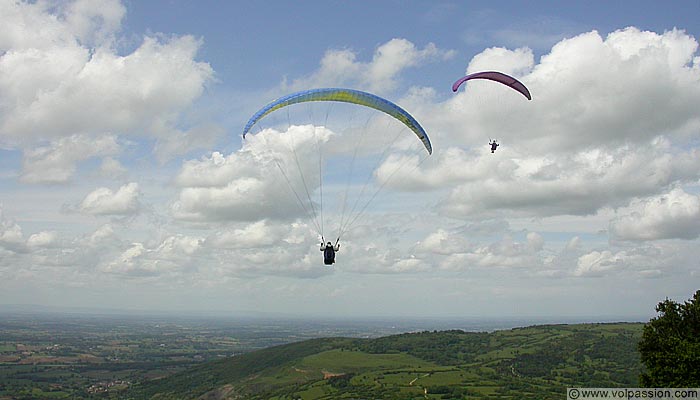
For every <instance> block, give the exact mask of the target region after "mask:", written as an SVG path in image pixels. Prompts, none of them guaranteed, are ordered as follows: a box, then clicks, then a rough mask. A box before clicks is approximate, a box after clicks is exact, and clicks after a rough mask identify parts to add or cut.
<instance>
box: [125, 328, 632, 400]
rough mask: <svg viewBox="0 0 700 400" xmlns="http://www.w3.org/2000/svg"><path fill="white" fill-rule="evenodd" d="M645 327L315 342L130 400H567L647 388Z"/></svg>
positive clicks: (226, 365) (191, 373)
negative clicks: (573, 392)
mask: <svg viewBox="0 0 700 400" xmlns="http://www.w3.org/2000/svg"><path fill="white" fill-rule="evenodd" d="M642 326H643V324H641V323H614V324H581V325H545V326H533V327H527V328H516V329H512V330H506V331H496V332H492V333H473V332H463V331H443V332H437V331H434V332H420V333H407V334H401V335H395V336H387V337H382V338H377V339H348V338H327V339H313V340H307V341H304V342H299V343H293V344H287V345H283V346H276V347H271V348H267V349H263V350H259V351H255V352H252V353H247V354H243V355H240V356H236V357H232V358H227V359H222V360H219V361H215V362H210V363H206V364H202V365H200V366H197V367H195V368H192V369H190V370H187V371H184V372H181V373H178V374H175V375H173V376H170V377H168V378H164V379H160V380H157V381H151V382H145V383H143V384H141V385H139V386H134V387H133V388H131V389H130V391H129V392H128V395H126V398H129V399H158V400H165V399H209V400H215V399H279V400H281V399H304V400H310V399H426V398H428V399H441V398H442V399H477V398H478V399H562V398H563V397H562V396H565V393H566V391H565V390H566V388H567V387H572V386H584V387H634V386H637V384H638V382H637V379H638V376H639V373H640V370H641V364H640V361H639V354H638V353H637V347H636V346H637V343H638V341H639V339H640V337H641V333H642Z"/></svg>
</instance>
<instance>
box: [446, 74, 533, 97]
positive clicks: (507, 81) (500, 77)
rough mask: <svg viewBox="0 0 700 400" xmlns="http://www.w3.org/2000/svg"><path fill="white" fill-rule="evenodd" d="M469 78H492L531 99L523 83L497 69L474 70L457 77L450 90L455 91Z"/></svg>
mask: <svg viewBox="0 0 700 400" xmlns="http://www.w3.org/2000/svg"><path fill="white" fill-rule="evenodd" d="M471 79H488V80H492V81H495V82H498V83H502V84H504V85H506V86H510V87H511V88H513V89H515V90H517V91H518V92H520V93H521V94H522V95H523V96H525V97H526V98H527V99H528V100H532V96H531V95H530V91H529V90H528V89H527V87H525V85H523V83H522V82H520V81H519V80H517V79H515V78H513V77H512V76H510V75H506V74H504V73H503V72H498V71H483V72H475V73H473V74H469V75H467V76H465V77H462V78H459V79H457V81H456V82H455V83H454V84H453V85H452V91H453V92H456V91H457V90H458V89H459V87H460V86H461V85H462V84H463V83H464V82H466V81H468V80H471Z"/></svg>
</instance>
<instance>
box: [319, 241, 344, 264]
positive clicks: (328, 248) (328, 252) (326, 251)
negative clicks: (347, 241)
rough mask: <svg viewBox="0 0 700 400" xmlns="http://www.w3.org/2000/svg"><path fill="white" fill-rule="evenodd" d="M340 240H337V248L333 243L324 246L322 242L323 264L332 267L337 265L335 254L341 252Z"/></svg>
mask: <svg viewBox="0 0 700 400" xmlns="http://www.w3.org/2000/svg"><path fill="white" fill-rule="evenodd" d="M339 241H340V238H339V239H338V240H336V242H335V246H333V244H332V243H331V242H328V243H326V244H323V241H321V251H322V252H323V263H324V264H326V265H332V264H334V263H335V253H336V252H337V251H338V250H340V243H339Z"/></svg>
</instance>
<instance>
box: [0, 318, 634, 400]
mask: <svg viewBox="0 0 700 400" xmlns="http://www.w3.org/2000/svg"><path fill="white" fill-rule="evenodd" d="M555 322H560V323H561V322H582V321H581V319H579V321H575V320H573V319H567V318H561V319H560V320H559V321H555V320H554V319H549V320H545V319H539V320H537V319H534V318H533V319H530V320H527V319H493V320H488V319H484V318H481V319H471V320H470V319H462V320H457V319H454V320H449V319H428V318H422V319H396V320H391V319H380V318H373V319H364V320H360V319H354V320H347V319H335V320H331V319H325V320H323V319H309V318H307V319H299V318H276V319H272V318H252V317H238V318H234V317H228V318H227V317H221V316H219V317H197V316H192V315H190V316H177V315H160V316H159V315H137V316H133V315H131V316H130V315H125V314H119V313H112V314H101V315H100V314H85V313H68V312H63V313H47V312H38V311H36V310H34V311H33V312H29V311H28V310H25V311H23V312H20V311H18V310H17V309H16V308H15V310H14V311H12V312H8V311H5V312H3V313H2V314H1V318H0V365H1V366H2V368H0V370H1V371H2V372H0V398H2V399H5V398H6V399H39V398H47V399H48V398H102V397H103V396H112V397H113V398H122V396H125V393H127V392H128V393H130V394H129V397H130V398H131V397H133V396H142V398H147V397H148V396H146V395H145V394H144V393H148V392H149V390H156V391H159V390H161V389H162V388H163V387H169V386H172V384H171V383H169V381H167V380H162V379H161V378H167V377H171V376H175V377H176V378H175V379H176V381H179V382H188V381H187V380H186V379H183V378H182V376H178V375H177V374H178V373H181V374H182V373H184V374H185V376H187V377H192V379H194V381H196V380H197V376H198V375H197V374H196V373H192V372H190V371H191V369H192V368H195V367H198V366H199V367H204V368H205V370H207V371H209V372H208V373H207V374H208V376H209V375H212V374H213V375H216V373H214V372H211V370H210V369H211V368H214V369H216V368H217V367H216V365H217V364H216V363H217V362H218V363H221V362H223V363H231V362H233V363H234V365H235V364H236V362H245V361H246V358H241V356H242V355H243V354H246V353H250V352H253V351H256V350H260V349H269V350H268V351H273V353H272V354H274V355H273V356H272V358H265V357H263V358H262V360H263V361H262V362H263V363H270V365H265V368H272V369H273V370H275V371H277V372H276V374H277V375H279V373H280V372H279V371H280V370H279V368H282V369H283V370H284V368H287V369H288V368H290V367H289V365H288V364H286V363H287V362H289V361H290V360H289V359H288V357H289V355H290V354H295V353H294V351H291V352H290V349H289V348H287V349H286V350H275V349H278V348H277V347H274V346H279V345H286V344H290V343H297V342H304V341H307V340H309V339H316V338H344V339H338V341H337V342H333V343H334V344H333V345H330V347H329V346H328V344H327V342H322V343H326V344H324V345H318V344H317V342H314V341H312V342H308V343H310V344H304V343H307V342H304V343H300V344H299V345H298V346H302V348H303V349H305V351H306V352H307V353H308V354H307V353H304V354H303V357H301V356H300V359H299V360H296V361H295V362H297V363H299V365H302V364H303V365H307V364H308V365H307V367H308V368H307V367H305V368H304V370H308V371H312V370H313V371H315V372H314V373H311V372H309V373H308V374H306V373H305V374H302V377H301V378H300V377H296V378H294V379H292V381H293V382H297V378H298V379H301V381H300V382H302V383H303V384H304V385H307V386H309V385H310V386H309V388H307V389H304V390H312V389H311V388H312V386H313V384H314V382H317V383H316V385H318V384H319V383H318V382H321V383H324V382H325V383H324V384H326V385H330V384H331V383H332V382H335V381H327V379H324V378H329V376H328V375H324V374H323V372H321V371H322V370H326V369H330V370H333V373H334V374H338V375H337V376H345V377H346V378H348V377H349V376H350V375H347V374H352V376H356V375H358V374H359V372H361V371H365V372H367V371H369V370H372V369H373V368H376V367H378V366H381V368H380V369H381V370H386V369H387V368H388V369H389V370H392V371H393V372H392V374H403V375H405V376H413V375H411V373H409V372H407V371H406V370H405V369H406V368H407V367H409V366H410V368H413V369H414V370H415V371H426V372H422V373H423V374H426V373H430V374H433V377H435V376H436V375H435V374H436V373H437V372H440V374H442V375H444V374H448V371H453V373H454V372H455V371H461V370H462V369H464V368H466V367H465V366H464V365H462V366H458V365H453V364H452V362H453V361H455V360H450V361H449V362H448V363H447V365H445V362H441V361H440V359H439V357H440V355H441V354H442V356H445V357H446V356H449V355H450V354H451V353H450V352H449V351H447V350H446V349H440V348H434V347H431V346H429V345H426V344H425V343H423V342H420V343H421V344H420V348H421V349H423V350H422V352H423V353H422V354H412V351H409V350H406V349H408V348H412V347H414V346H415V344H412V345H406V346H408V347H406V346H404V347H401V346H399V347H398V348H392V344H391V343H393V341H394V339H392V338H402V337H403V339H401V340H407V339H406V338H408V340H409V342H411V340H412V339H411V336H410V335H409V336H405V335H404V336H395V335H399V334H404V333H410V332H414V333H415V332H433V334H434V335H436V337H440V335H441V333H438V332H444V331H449V330H459V331H464V332H481V333H482V334H484V333H485V332H494V331H499V332H503V333H499V335H507V333H506V332H509V330H510V329H511V328H514V327H524V326H529V325H534V324H538V325H539V324H545V323H555ZM589 322H602V321H589ZM589 326H598V325H589ZM601 326H603V325H601ZM614 326H616V325H614ZM623 327H624V329H623V330H625V334H624V335H626V336H625V337H636V336H635V335H637V334H638V331H640V330H641V328H640V327H641V324H624V325H623ZM567 329H568V328H567ZM567 329H564V330H563V331H557V332H556V333H553V335H554V336H557V337H558V336H562V335H563V336H562V337H567V336H568V335H569V334H570V333H571V332H574V331H575V330H574V331H568V330H567ZM586 329H588V328H586ZM630 329H631V330H630ZM594 331H595V330H593V331H591V332H594ZM513 332H516V331H513ZM519 332H521V333H518V334H515V335H514V336H512V337H511V339H513V340H515V339H517V340H522V339H523V338H524V337H527V335H529V333H527V332H537V333H536V334H535V333H532V335H533V336H532V337H531V338H530V339H531V340H530V339H528V340H525V341H524V343H522V347H520V349H519V350H518V352H520V353H522V354H527V353H528V352H529V351H530V350H528V349H535V348H536V347H532V343H537V342H538V340H541V335H545V333H543V332H541V331H537V330H535V331H533V330H530V331H528V330H527V329H526V330H521V331H519ZM562 332H564V334H562ZM612 332H614V330H610V331H608V333H607V334H611V333H612ZM607 334H606V335H607ZM618 334H619V332H617V333H615V335H618ZM392 335H394V336H392ZM418 335H419V334H418ZM523 335H524V336H523ZM479 337H481V338H483V337H484V336H479ZM500 337H502V338H505V337H507V336H500ZM593 337H595V335H594V336H593ZM356 339H363V340H368V341H365V342H354V341H353V340H356ZM462 339H463V338H462ZM511 339H509V340H508V341H506V342H504V343H501V344H500V345H494V344H492V345H490V346H492V347H493V346H495V347H493V348H492V349H491V350H489V351H488V352H492V351H496V350H497V348H498V349H499V350H497V351H498V352H503V354H508V353H509V352H510V351H511V350H513V348H511V347H509V346H515V347H518V346H519V345H518V343H510V340H511ZM323 340H326V339H323ZM372 340H374V341H372ZM396 340H399V339H396ZM460 340H461V339H460ZM588 340H590V337H588ZM525 342H526V343H527V344H525ZM579 344H580V343H579ZM628 344H629V346H628V347H629V349H633V348H634V343H631V342H630V343H628ZM461 345H463V343H462V344H460V346H461ZM569 345H572V344H569ZM292 346H294V345H292ZM309 346H311V347H309ZM319 346H320V347H319ZM377 346H379V347H377ZM386 346H388V347H386ZM384 347H386V348H384ZM509 348H511V350H508V349H509ZM629 349H628V350H629ZM346 350H351V351H352V352H349V353H344V351H346ZM415 350H416V349H413V353H415ZM276 351H277V352H279V353H276ZM328 351H331V352H330V353H328ZM340 351H343V353H338V352H340ZM462 351H463V350H459V352H460V353H461V352H462ZM581 351H583V349H582V350H581ZM621 351H622V350H621ZM387 352H388V354H393V355H390V356H388V358H377V356H376V354H384V353H387ZM488 352H486V353H484V354H487V353H488ZM317 353H318V354H317ZM321 353H322V354H321ZM314 354H316V355H315V357H316V358H315V359H312V361H309V360H306V361H302V360H301V358H304V357H306V356H311V355H314ZM367 354H373V355H372V356H369V357H370V358H369V359H365V356H367ZM401 354H403V355H401ZM510 354H511V356H514V355H515V354H516V353H510ZM522 354H521V358H522ZM250 355H251V357H254V359H256V360H257V359H258V358H259V356H260V355H259V353H251V354H250ZM337 355H343V356H345V358H348V357H349V358H348V359H347V360H345V361H340V360H341V359H342V357H341V358H338V357H337ZM409 355H410V357H409ZM476 355H477V354H474V356H476ZM491 356H493V354H492V353H491V355H490V356H489V357H491ZM621 356H624V355H621ZM268 357H269V356H268ZM397 357H398V358H397ZM406 357H408V358H406ZM557 357H559V356H557ZM372 359H373V360H374V361H371V360H372ZM238 360H240V361H238ZM323 360H326V362H327V361H333V363H334V364H333V365H332V366H324V365H323V363H324V361H323ZM377 360H380V361H382V362H379V364H377ZM410 360H412V361H410ZM474 360H476V359H473V360H472V362H473V361H474ZM384 361H386V362H389V364H386V365H384V364H385V363H384ZM409 361H410V362H409ZM443 361H445V360H443ZM492 361H493V360H492ZM212 362H214V364H211V363H212ZM463 362H465V360H461V361H460V363H458V364H461V363H463ZM406 363H408V364H406ZM412 363H413V364H415V365H412ZM486 364H489V363H486ZM311 367H313V368H311ZM482 367H483V366H480V367H479V368H482ZM207 368H208V369H207ZM455 368H456V369H455ZM489 368H490V367H489ZM224 369H225V370H226V371H232V370H236V368H235V367H231V366H226V367H225V368H224ZM497 369H498V368H497ZM497 369H496V370H497ZM467 370H468V368H467ZM243 371H244V372H242V373H243V374H244V375H245V374H247V372H249V371H246V370H245V368H243ZM284 371H285V372H284V373H283V375H287V373H288V372H289V371H288V370H284ZM292 371H294V370H292ZM428 371H431V372H428ZM465 371H466V370H465ZM480 371H482V372H483V371H484V370H480ZM268 373H269V371H268ZM213 375H212V376H213ZM292 375H294V374H292ZM331 375H332V376H330V377H333V376H334V375H333V374H331ZM403 375H402V376H403ZM448 375H449V374H448ZM396 376H398V375H396ZM445 376H447V375H445ZM302 378H303V379H302ZM472 378H474V376H473V375H472ZM632 378H633V376H632V377H629V378H628V379H632ZM334 379H335V380H336V381H337V380H338V379H339V378H334ZM348 379H349V378H348ZM357 379H360V378H355V381H357ZM373 379H374V378H373ZM382 379H384V378H382ZM411 379H413V378H411ZM389 381H391V380H389ZM399 381H401V380H400V379H399V380H396V382H395V383H397V384H398V383H399ZM409 381H410V379H409ZM487 381H488V380H487ZM154 382H161V383H163V384H165V385H166V386H163V387H161V386H155V387H156V388H157V389H153V387H154V386H152V385H154ZM392 382H393V381H392ZM625 382H626V383H627V384H629V383H631V382H629V381H625ZM268 383H269V382H268ZM288 383H289V382H287V381H285V380H284V379H282V380H281V381H280V382H278V383H274V384H273V383H270V384H269V385H267V384H266V385H262V386H260V385H258V386H256V387H257V389H255V390H252V391H251V393H258V392H261V393H267V392H265V390H273V389H274V390H277V391H280V390H281V391H282V392H283V393H287V391H289V390H292V389H289V388H288V387H286V386H285V385H286V384H288ZM404 383H405V382H404ZM452 383H454V384H457V383H458V382H452ZM209 384H210V385H213V386H212V387H208V386H206V385H204V386H202V385H201V382H188V383H186V385H187V387H188V388H191V389H192V390H193V391H194V392H196V391H197V390H198V389H199V390H200V391H202V393H204V392H206V391H209V390H211V389H214V388H215V386H216V385H215V384H214V383H211V382H209ZM463 384H464V382H461V383H460V385H463ZM143 385H145V386H143ZM149 385H151V386H149ZM168 385H169V386H168ZM222 385H223V383H222ZM321 386H323V385H321ZM361 386H362V385H360V387H361ZM261 387H263V388H265V390H262V389H260V388H261ZM313 387H314V388H315V387H316V386H313ZM135 388H136V389H138V390H136V391H134V390H135ZM149 388H150V389H149ZM144 390H145V391H144ZM188 390H189V389H188ZM246 390H250V389H246ZM295 390H296V389H295ZM324 390H325V389H323V390H321V389H318V388H316V389H313V390H312V392H314V393H317V394H323V393H326V392H327V391H326V392H324ZM365 390H366V388H365ZM387 390H389V389H387ZM392 390H396V393H402V392H405V390H403V391H402V390H401V389H399V388H393V389H392ZM441 390H444V388H443V389H441ZM409 392H411V391H410V390H409ZM134 393H137V394H134ZM328 393H333V391H330V392H328ZM200 394H201V393H200ZM259 395H260V396H262V397H259V398H266V397H265V396H267V395H268V394H259ZM180 396H183V394H182V393H178V394H174V395H173V397H172V398H179V397H180ZM302 397H303V398H317V397H313V396H311V397H309V396H305V397H304V396H302ZM223 398H226V397H223ZM280 398H286V397H284V396H282V397H280ZM318 398H322V397H318ZM331 398H332V397H331Z"/></svg>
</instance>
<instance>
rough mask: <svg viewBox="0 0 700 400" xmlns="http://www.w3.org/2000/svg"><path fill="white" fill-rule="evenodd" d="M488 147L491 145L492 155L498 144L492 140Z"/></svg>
mask: <svg viewBox="0 0 700 400" xmlns="http://www.w3.org/2000/svg"><path fill="white" fill-rule="evenodd" d="M489 145H491V153H494V152H495V151H496V147H498V142H497V141H495V140H492V141H490V142H489Z"/></svg>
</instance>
